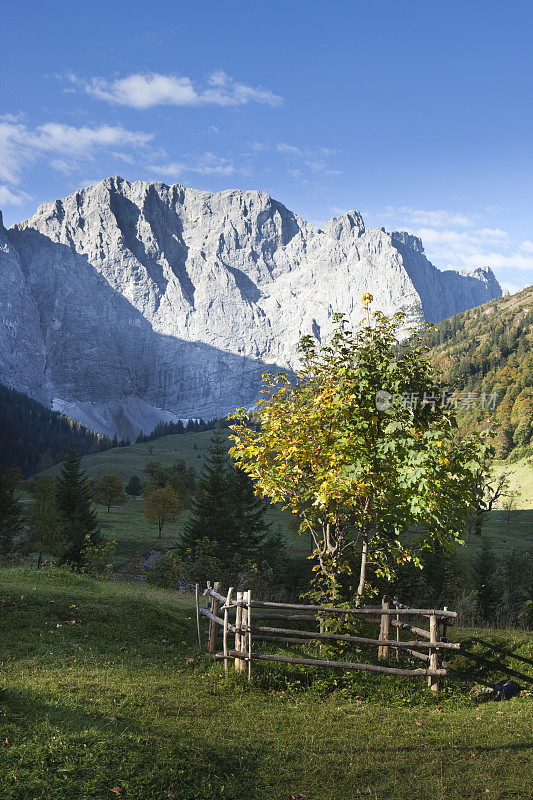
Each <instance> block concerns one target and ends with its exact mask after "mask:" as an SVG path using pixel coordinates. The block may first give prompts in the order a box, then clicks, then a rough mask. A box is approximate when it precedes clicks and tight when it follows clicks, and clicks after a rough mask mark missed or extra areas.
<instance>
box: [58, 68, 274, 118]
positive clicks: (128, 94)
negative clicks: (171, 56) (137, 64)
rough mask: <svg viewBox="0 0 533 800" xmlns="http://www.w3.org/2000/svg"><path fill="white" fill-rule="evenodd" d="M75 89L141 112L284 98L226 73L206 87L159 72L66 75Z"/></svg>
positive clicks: (214, 77)
mask: <svg viewBox="0 0 533 800" xmlns="http://www.w3.org/2000/svg"><path fill="white" fill-rule="evenodd" d="M67 80H69V81H70V82H71V83H72V84H74V85H75V86H78V87H79V88H81V89H82V90H83V91H85V92H86V93H87V94H89V95H91V96H92V97H94V98H96V99H97V100H104V101H106V102H108V103H111V104H112V105H121V106H129V107H130V108H136V109H139V110H146V109H147V108H154V107H155V106H201V105H216V106H242V105H246V104H247V103H262V104H264V105H269V106H279V105H281V103H282V102H283V98H282V97H280V96H279V95H276V94H274V93H273V92H272V91H271V90H270V89H266V88H264V87H262V86H249V85H248V84H246V83H241V82H239V81H236V80H234V79H233V78H231V77H230V76H229V75H226V73H225V72H222V71H217V72H213V73H212V74H211V75H210V76H209V78H208V80H207V84H206V85H205V86H203V87H197V86H195V85H194V83H193V81H192V80H191V79H190V78H187V77H184V76H180V75H172V74H162V73H158V72H138V73H134V74H132V75H127V76H126V77H125V78H115V79H113V80H108V79H107V78H96V77H95V78H91V79H90V80H83V79H81V78H78V77H77V76H76V75H72V74H70V75H67Z"/></svg>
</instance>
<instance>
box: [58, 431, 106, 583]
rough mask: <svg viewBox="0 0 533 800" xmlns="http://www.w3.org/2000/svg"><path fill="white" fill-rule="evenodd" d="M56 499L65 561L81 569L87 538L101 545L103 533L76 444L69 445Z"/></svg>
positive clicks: (92, 542)
mask: <svg viewBox="0 0 533 800" xmlns="http://www.w3.org/2000/svg"><path fill="white" fill-rule="evenodd" d="M56 502H57V507H58V510H59V513H60V515H61V521H62V533H63V537H64V539H65V543H66V547H65V551H64V553H63V556H62V560H63V562H64V563H68V564H71V565H72V566H73V567H74V568H75V569H77V570H79V569H80V568H81V567H82V566H83V549H84V547H85V545H86V537H87V536H88V537H89V539H90V542H91V544H98V543H99V542H100V540H101V534H100V525H99V523H98V518H97V516H96V513H95V512H94V511H93V509H92V507H91V494H90V491H89V488H88V486H87V482H86V476H85V473H84V472H82V469H81V458H80V456H79V455H78V451H77V450H76V448H75V447H74V446H72V447H71V448H70V451H69V453H68V455H67V457H66V459H65V461H64V463H63V466H62V467H61V472H60V475H59V477H58V479H57V498H56Z"/></svg>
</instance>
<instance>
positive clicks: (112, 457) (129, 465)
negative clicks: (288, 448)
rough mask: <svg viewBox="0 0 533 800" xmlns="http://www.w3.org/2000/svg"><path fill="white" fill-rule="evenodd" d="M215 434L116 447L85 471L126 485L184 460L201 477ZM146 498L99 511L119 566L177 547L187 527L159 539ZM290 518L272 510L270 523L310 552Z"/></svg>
mask: <svg viewBox="0 0 533 800" xmlns="http://www.w3.org/2000/svg"><path fill="white" fill-rule="evenodd" d="M211 436H212V433H211V432H210V431H206V432H203V433H184V434H177V435H175V436H164V437H162V438H161V439H155V440H154V441H153V442H143V443H142V444H135V445H132V446H131V447H115V448H113V449H111V450H106V451H105V452H103V453H96V454H94V455H89V456H85V457H84V458H83V460H82V461H83V469H84V470H85V472H86V474H87V476H88V477H89V478H99V477H100V476H101V475H103V474H104V473H108V472H116V473H117V474H118V475H120V477H121V478H122V480H123V481H124V483H126V482H127V481H128V480H129V479H130V477H131V476H132V475H134V474H137V475H139V476H140V477H141V478H142V477H143V471H144V466H145V464H146V462H147V461H151V460H152V459H158V460H159V461H161V462H162V463H163V464H164V465H170V464H172V463H173V462H174V461H175V460H176V459H177V458H181V459H183V460H184V461H185V462H186V463H187V464H188V465H189V466H192V467H194V469H195V470H196V471H197V472H198V473H201V470H202V461H203V458H204V456H205V454H206V451H207V449H208V448H209V444H210V441H211ZM59 469H60V466H59V465H56V466H54V467H52V468H51V469H49V470H47V472H48V473H49V474H50V475H57V473H58V472H59ZM142 504H143V501H142V498H137V500H129V501H128V503H127V504H126V505H125V506H122V507H116V508H112V509H111V511H110V512H109V514H108V513H107V509H105V508H102V507H101V506H99V507H98V511H99V516H100V519H101V521H102V527H103V530H104V532H105V533H106V534H111V533H112V534H113V535H114V536H115V538H116V539H117V544H118V547H117V562H122V561H124V560H126V559H129V558H131V557H133V556H134V555H137V554H139V553H145V552H146V551H147V550H149V549H150V548H161V547H168V546H170V545H172V544H174V543H175V542H176V541H177V540H178V538H179V534H180V532H181V530H182V528H183V526H184V525H185V524H186V521H187V515H186V514H184V515H183V516H182V517H181V518H180V519H179V520H178V522H177V523H176V524H175V525H168V526H167V527H165V528H164V529H163V538H162V540H159V539H158V538H157V528H156V527H155V526H154V525H150V524H149V523H148V522H147V520H146V519H145V517H144V516H143V514H142ZM289 518H290V515H289V514H286V513H284V512H282V511H280V510H279V509H278V508H275V507H273V508H269V510H268V512H267V519H268V520H269V521H270V522H272V524H273V525H274V526H277V525H279V526H280V527H281V529H282V532H283V534H284V536H285V539H286V541H287V544H288V545H289V548H290V549H291V550H293V551H302V550H303V551H304V552H307V549H308V548H307V542H306V540H304V539H303V537H299V536H298V534H297V533H295V531H294V529H293V528H292V527H291V526H290V524H289Z"/></svg>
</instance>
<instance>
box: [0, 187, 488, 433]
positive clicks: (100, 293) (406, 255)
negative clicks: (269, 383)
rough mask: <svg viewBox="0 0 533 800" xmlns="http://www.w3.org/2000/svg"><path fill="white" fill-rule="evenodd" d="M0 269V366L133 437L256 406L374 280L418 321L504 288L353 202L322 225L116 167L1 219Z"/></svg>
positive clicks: (4, 373) (264, 199)
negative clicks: (265, 387) (32, 210)
mask: <svg viewBox="0 0 533 800" xmlns="http://www.w3.org/2000/svg"><path fill="white" fill-rule="evenodd" d="M0 276H1V279H2V295H1V296H0V346H1V348H2V350H1V352H0V380H1V381H3V382H5V383H8V384H9V385H16V386H17V388H21V389H23V390H25V391H28V392H29V393H30V394H32V395H33V396H36V397H39V399H45V400H47V401H48V402H49V403H53V404H54V405H55V407H56V408H61V409H62V410H64V411H65V412H66V413H69V414H70V415H72V416H74V417H75V418H77V419H80V420H81V421H83V422H85V423H87V424H89V425H90V426H91V427H95V428H97V429H99V430H101V431H103V432H110V431H113V432H115V431H116V432H118V433H120V434H124V435H130V436H131V435H133V434H134V433H136V432H138V431H139V430H141V429H143V430H147V429H150V428H151V427H153V425H155V423H156V422H157V421H158V419H162V418H167V419H168V418H175V417H177V416H181V417H188V416H200V415H201V416H214V415H218V414H222V413H226V412H227V411H229V410H230V409H233V408H235V406H237V405H251V404H252V403H253V402H254V400H255V399H256V397H257V389H258V383H259V379H260V375H261V373H262V372H265V371H268V370H269V369H271V368H272V367H273V366H274V367H275V366H281V367H294V366H295V365H296V360H297V359H296V349H297V344H298V341H299V339H300V337H301V336H302V335H303V334H307V333H312V334H313V335H315V336H316V337H317V338H318V339H322V338H324V336H327V335H328V333H329V331H330V330H331V318H332V315H333V313H334V312H335V311H342V312H344V313H345V314H347V315H348V317H349V318H350V319H351V320H352V322H353V323H354V324H357V321H358V320H359V317H360V300H361V295H362V294H363V293H364V292H366V291H370V292H372V294H373V295H374V304H375V307H376V308H380V309H381V310H382V311H384V312H386V313H390V312H393V311H397V310H399V309H402V310H404V311H405V312H406V313H407V315H408V321H409V324H416V323H417V322H420V321H422V320H423V319H427V320H430V319H431V320H437V319H441V318H442V317H444V316H449V315H450V314H453V313H455V312H456V311H461V310H464V309H465V308H468V307H471V306H475V305H479V304H481V303H483V302H485V301H487V300H489V299H491V298H492V297H495V296H498V295H499V294H500V293H501V291H500V287H499V285H498V283H497V281H496V279H495V278H494V276H493V275H492V273H491V272H490V271H487V272H483V271H479V270H478V271H477V273H476V274H473V275H471V276H465V275H461V274H459V273H456V272H444V273H443V272H439V270H437V269H436V268H435V267H434V266H433V265H432V264H431V263H430V262H429V261H428V260H427V259H426V257H425V256H424V254H423V249H422V245H421V242H420V240H418V239H415V237H410V236H409V235H408V234H389V233H386V232H385V231H383V230H382V229H378V230H366V229H365V226H364V223H363V220H362V218H361V216H360V215H359V214H358V213H357V212H354V211H352V212H348V213H347V214H344V215H343V216H341V217H338V218H336V219H332V220H329V222H327V223H326V224H325V225H324V226H323V227H322V228H320V229H319V228H317V227H315V226H314V225H311V224H309V223H307V222H305V220H303V219H301V218H300V217H298V216H297V215H295V214H293V213H292V212H290V211H288V210H287V209H286V208H285V207H284V206H283V205H281V203H278V202H276V201H275V200H273V199H272V198H271V197H269V196H268V195H267V194H265V193H263V192H257V191H225V192H218V193H210V192H203V191H198V190H195V189H187V188H184V187H183V186H180V185H174V186H166V185H165V184H162V183H151V182H141V181H137V182H134V183H129V182H127V181H124V180H122V179H121V178H109V179H107V180H105V181H102V182H100V183H98V184H96V185H95V186H91V187H89V188H87V189H83V190H80V191H78V192H76V193H75V194H73V195H70V196H69V197H67V198H65V199H64V200H57V201H56V202H55V203H46V204H44V205H42V206H40V207H39V208H38V210H37V213H36V214H35V216H34V217H32V218H31V219H29V220H27V221H25V222H23V223H20V224H19V225H16V226H14V227H13V228H11V229H10V230H9V231H5V230H4V229H3V228H1V229H0ZM4 343H7V344H4ZM8 344H9V346H10V348H11V349H8V347H7V345H8Z"/></svg>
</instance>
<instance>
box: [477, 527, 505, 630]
mask: <svg viewBox="0 0 533 800" xmlns="http://www.w3.org/2000/svg"><path fill="white" fill-rule="evenodd" d="M474 585H475V588H476V591H477V595H478V603H479V610H480V612H481V615H482V617H483V619H484V620H485V621H486V622H488V621H490V620H491V619H492V617H493V615H494V612H495V610H496V606H497V605H498V601H499V600H500V591H499V586H498V576H497V564H496V556H495V555H494V548H493V546H492V542H491V541H490V539H488V538H487V537H486V536H483V538H482V540H481V549H480V551H479V553H478V556H477V559H476V561H475V563H474Z"/></svg>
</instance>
